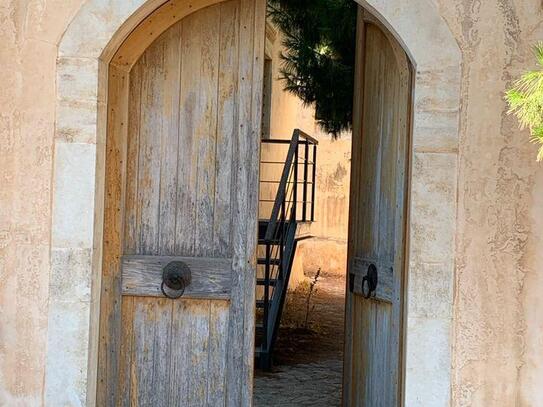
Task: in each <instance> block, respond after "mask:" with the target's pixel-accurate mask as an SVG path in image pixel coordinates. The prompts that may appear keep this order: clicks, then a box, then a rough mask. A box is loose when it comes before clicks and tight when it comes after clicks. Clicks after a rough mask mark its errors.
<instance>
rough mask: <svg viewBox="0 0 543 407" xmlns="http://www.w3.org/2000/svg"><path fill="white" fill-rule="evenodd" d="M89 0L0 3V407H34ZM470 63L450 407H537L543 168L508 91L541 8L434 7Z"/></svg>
mask: <svg viewBox="0 0 543 407" xmlns="http://www.w3.org/2000/svg"><path fill="white" fill-rule="evenodd" d="M83 1H84V0H13V1H8V0H2V1H1V2H0V38H1V39H2V40H1V41H0V73H1V78H2V91H1V92H0V107H1V109H0V318H1V325H0V405H8V406H18V405H21V406H32V405H40V404H41V399H42V386H43V380H44V377H43V375H44V359H45V344H46V335H47V332H46V329H47V327H46V323H47V305H48V304H47V294H48V281H49V273H50V265H49V262H50V260H49V248H50V238H49V235H50V230H49V229H50V223H51V220H50V216H51V214H50V212H51V210H50V201H51V186H50V185H51V174H52V168H51V166H52V164H51V163H52V154H53V153H52V141H53V132H54V117H55V114H54V106H55V72H54V69H55V57H56V45H55V44H57V43H58V41H59V39H60V37H61V35H62V33H63V31H64V30H65V27H66V26H67V23H68V21H69V20H70V18H71V16H73V15H74V14H75V12H76V11H77V9H78V7H79V6H80V5H81V3H83ZM433 3H434V4H435V6H436V7H438V8H439V9H440V11H441V13H442V15H443V16H444V18H445V20H446V21H447V23H448V24H449V26H450V28H451V30H452V32H453V33H454V35H455V36H456V38H457V40H458V42H459V44H460V46H461V47H462V50H463V57H464V81H463V110H462V139H461V147H460V154H461V158H460V160H461V170H460V177H459V192H460V194H459V200H460V202H459V205H460V209H459V214H458V215H459V227H458V239H457V242H458V243H457V244H458V254H457V275H456V300H455V329H454V383H453V405H455V406H462V407H463V406H482V407H486V406H504V407H509V406H541V405H543V390H542V389H543V352H542V351H541V350H542V349H543V316H542V314H541V311H540V310H541V309H542V307H543V300H542V296H541V293H542V292H543V272H542V271H543V236H542V235H543V216H542V214H543V166H542V165H537V164H535V162H534V160H533V158H534V156H535V147H534V146H531V145H529V144H528V143H527V142H526V140H527V135H526V133H522V132H519V131H518V130H517V128H516V123H515V121H514V120H513V119H512V118H509V117H506V116H505V115H504V112H505V109H506V107H505V104H504V102H503V100H502V95H503V91H504V89H505V88H506V86H507V85H508V84H509V83H510V81H511V78H513V77H516V76H517V75H518V74H519V73H520V72H521V71H522V70H523V69H525V68H526V67H527V66H532V64H533V58H532V57H531V55H530V49H529V47H530V46H531V45H532V44H533V43H534V42H535V41H536V40H537V39H541V38H543V27H542V24H543V13H542V5H541V2H540V0H454V1H451V0H433Z"/></svg>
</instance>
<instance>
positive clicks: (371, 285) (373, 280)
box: [362, 264, 379, 299]
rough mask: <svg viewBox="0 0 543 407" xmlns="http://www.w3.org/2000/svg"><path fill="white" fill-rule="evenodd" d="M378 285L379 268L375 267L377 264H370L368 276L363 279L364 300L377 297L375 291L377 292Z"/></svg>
mask: <svg viewBox="0 0 543 407" xmlns="http://www.w3.org/2000/svg"><path fill="white" fill-rule="evenodd" d="M378 283H379V278H378V275H377V266H375V264H370V265H369V266H368V271H367V272H366V275H365V276H364V278H363V279H362V295H363V296H364V298H366V299H370V298H371V297H373V296H375V290H377V284H378Z"/></svg>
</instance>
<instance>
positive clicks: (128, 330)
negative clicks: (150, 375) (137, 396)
mask: <svg viewBox="0 0 543 407" xmlns="http://www.w3.org/2000/svg"><path fill="white" fill-rule="evenodd" d="M121 316H122V326H121V350H120V366H119V395H120V396H119V397H117V400H116V404H115V405H116V406H119V407H128V406H130V398H131V397H130V396H131V395H130V392H131V388H132V386H131V377H132V376H131V375H132V368H131V366H132V355H133V346H132V345H133V343H134V298H132V297H127V298H123V300H122V307H121Z"/></svg>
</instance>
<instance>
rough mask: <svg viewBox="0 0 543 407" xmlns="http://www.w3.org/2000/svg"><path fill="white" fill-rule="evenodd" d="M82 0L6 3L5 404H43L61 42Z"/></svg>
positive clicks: (1, 324)
mask: <svg viewBox="0 0 543 407" xmlns="http://www.w3.org/2000/svg"><path fill="white" fill-rule="evenodd" d="M82 1H83V0H12V1H7V0H2V1H1V2H0V38H1V40H0V77H1V80H2V85H1V91H0V405H1V406H10V407H11V406H35V405H41V400H42V387H43V381H44V364H45V347H46V335H47V310H48V301H47V297H48V290H49V288H48V287H49V272H50V264H49V263H50V255H49V249H50V224H51V205H50V202H51V175H52V155H53V151H52V150H53V149H52V146H53V136H54V118H55V111H54V109H55V65H56V55H57V46H56V44H57V43H58V41H59V40H60V38H61V35H62V33H63V31H64V29H65V27H66V25H67V23H68V21H69V20H70V18H71V17H72V16H73V15H74V14H75V12H76V11H77V9H78V7H79V6H80V4H81V3H82Z"/></svg>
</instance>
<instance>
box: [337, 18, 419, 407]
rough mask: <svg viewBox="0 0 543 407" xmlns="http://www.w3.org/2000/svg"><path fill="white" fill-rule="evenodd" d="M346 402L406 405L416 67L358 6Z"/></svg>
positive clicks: (378, 406)
mask: <svg viewBox="0 0 543 407" xmlns="http://www.w3.org/2000/svg"><path fill="white" fill-rule="evenodd" d="M355 82H356V83H355V97H354V123H353V147H352V148H353V152H352V175H351V196H350V221H349V243H348V244H349V247H348V278H347V289H346V320H345V327H346V332H345V338H346V339H345V363H344V380H343V387H344V388H343V405H344V406H361V407H397V406H400V405H401V403H402V370H403V366H402V364H403V343H404V338H403V332H404V328H403V321H404V301H405V295H404V292H405V268H406V264H405V263H406V250H405V247H406V217H407V190H408V189H407V180H408V168H409V165H408V163H409V151H410V145H409V140H410V117H411V104H412V100H411V99H412V97H411V94H412V69H411V65H410V63H409V61H408V58H407V55H406V53H405V52H404V51H403V49H402V48H401V47H400V45H399V44H398V43H397V41H396V40H395V39H394V38H393V37H392V35H391V34H390V33H389V32H388V30H387V29H386V28H385V27H383V26H382V25H381V24H380V23H379V22H378V21H377V20H375V19H374V18H373V17H372V16H370V15H368V14H367V13H366V12H365V11H364V10H363V9H362V8H359V14H358V29H357V62H356V80H355Z"/></svg>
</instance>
